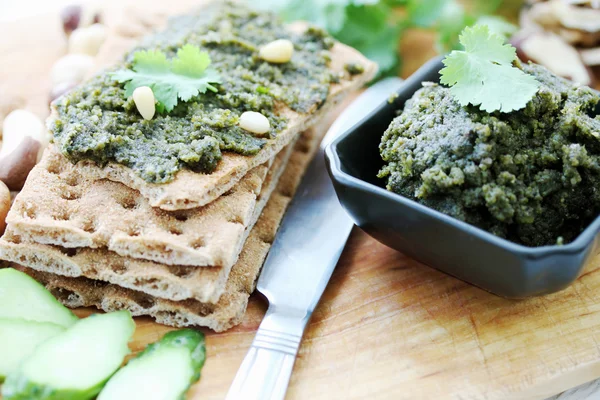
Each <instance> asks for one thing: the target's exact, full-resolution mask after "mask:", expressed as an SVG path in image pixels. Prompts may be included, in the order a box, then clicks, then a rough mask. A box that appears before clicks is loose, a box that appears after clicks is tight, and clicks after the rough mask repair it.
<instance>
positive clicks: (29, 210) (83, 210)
mask: <svg viewBox="0 0 600 400" xmlns="http://www.w3.org/2000/svg"><path fill="white" fill-rule="evenodd" d="M292 148H293V146H292V145H289V146H288V147H286V149H284V150H283V151H281V152H280V153H279V154H278V155H277V156H276V157H275V160H274V161H273V160H271V162H269V164H270V163H274V164H275V165H274V166H273V168H274V169H276V170H277V169H278V168H279V169H281V168H282V166H283V165H284V164H285V163H287V159H288V158H289V156H290V154H291V151H292ZM267 171H268V165H267V164H263V165H260V166H258V167H255V168H254V169H252V170H251V171H250V172H248V174H246V176H245V177H244V178H243V179H242V180H241V181H240V182H239V183H238V184H237V185H235V186H234V187H233V188H232V189H231V190H230V191H229V192H227V193H226V194H227V195H223V196H221V197H219V198H218V199H217V200H215V201H213V202H212V203H210V204H208V205H206V206H204V207H200V208H195V209H191V210H181V211H176V212H168V211H164V210H161V209H157V208H153V207H151V206H150V204H148V201H147V200H146V199H145V198H144V197H143V196H141V195H140V194H139V192H137V191H135V190H133V189H130V188H129V187H127V186H125V185H123V184H121V183H118V182H112V181H109V180H106V179H95V180H93V179H90V178H86V177H85V175H82V174H81V173H80V171H79V169H78V168H77V167H76V166H74V165H73V164H71V163H70V162H68V161H67V160H66V159H65V158H64V157H63V156H62V155H61V154H60V153H58V152H57V151H54V149H53V148H50V149H49V150H48V151H46V153H45V154H44V157H43V159H42V161H41V162H40V163H39V164H38V165H37V166H36V167H35V168H34V169H33V171H32V172H31V173H30V174H29V177H28V179H27V183H26V185H25V187H24V188H23V190H22V191H21V193H20V194H19V195H18V196H17V198H16V199H15V202H14V204H13V207H12V209H11V211H10V213H9V216H8V217H7V222H8V224H9V226H10V227H11V231H12V233H13V234H14V235H18V236H20V238H21V240H22V241H29V242H36V243H41V244H51V245H56V246H63V247H68V248H76V247H78V248H82V247H89V248H108V249H109V250H111V251H113V252H115V253H117V254H119V255H122V256H128V257H133V258H138V259H144V260H150V261H156V262H160V263H163V264H169V265H189V266H214V267H224V268H226V269H227V270H229V269H230V268H231V266H232V265H233V264H234V263H235V261H236V259H237V257H238V255H239V252H240V250H241V248H242V245H243V242H244V240H245V238H246V231H247V230H248V227H249V226H251V225H252V224H254V222H255V221H256V218H257V216H255V215H253V214H254V210H255V208H256V205H257V201H258V198H259V193H260V192H261V187H262V186H263V181H264V180H265V179H266V178H267V176H268V173H267ZM278 173H279V172H278ZM271 175H273V174H271ZM271 178H272V176H270V177H269V179H271ZM262 195H263V196H266V197H267V198H268V194H262Z"/></svg>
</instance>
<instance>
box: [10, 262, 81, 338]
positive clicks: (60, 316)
mask: <svg viewBox="0 0 600 400" xmlns="http://www.w3.org/2000/svg"><path fill="white" fill-rule="evenodd" d="M0 318H21V319H26V320H28V321H38V322H52V323H53V324H56V325H61V326H64V327H69V326H71V325H73V324H74V323H75V322H76V321H77V317H76V316H75V315H74V314H73V313H72V312H71V311H70V310H69V309H68V308H66V307H65V306H63V305H62V304H60V302H59V301H58V300H56V299H55V298H54V296H52V294H51V293H50V292H49V291H47V290H46V288H45V287H44V286H42V285H41V284H40V283H38V282H37V281H36V280H35V279H33V278H32V277H30V276H29V275H27V274H25V273H23V272H20V271H17V270H16V269H12V268H6V269H2V270H0Z"/></svg>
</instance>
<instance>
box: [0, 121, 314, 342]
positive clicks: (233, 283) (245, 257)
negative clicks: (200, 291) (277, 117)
mask: <svg viewBox="0 0 600 400" xmlns="http://www.w3.org/2000/svg"><path fill="white" fill-rule="evenodd" d="M323 134H324V128H323V129H321V128H319V132H318V135H316V137H314V139H313V140H311V141H310V143H308V142H298V143H297V144H296V148H298V149H299V151H295V152H294V153H293V154H292V157H291V158H290V161H289V163H288V166H287V168H286V169H285V171H284V173H283V176H282V177H281V179H280V181H279V183H278V185H277V189H276V190H275V192H274V193H273V194H272V195H271V198H270V199H269V201H268V203H267V206H266V207H265V209H264V210H263V213H262V214H261V216H260V218H259V219H258V221H257V223H256V225H255V226H254V228H253V229H252V231H251V232H250V235H249V236H248V240H247V241H246V244H245V245H244V248H243V249H242V252H241V254H240V258H239V260H238V262H237V263H236V264H235V266H234V267H233V269H232V270H231V273H230V275H229V279H228V280H227V284H226V288H225V292H224V293H223V295H222V296H221V297H220V299H219V301H218V303H217V304H216V305H213V304H208V303H202V302H199V301H196V300H184V301H172V300H165V299H160V298H157V297H153V296H150V295H148V294H146V293H143V292H140V291H136V290H131V289H125V288H123V287H121V286H118V285H115V284H110V283H107V282H104V281H99V280H93V279H88V278H84V277H78V278H71V277H65V276H61V275H56V274H52V273H48V272H41V271H37V270H35V269H31V268H27V267H17V268H20V269H21V270H22V271H25V272H27V273H28V274H30V275H31V276H33V277H34V278H35V279H37V280H38V281H40V282H42V283H43V284H44V285H46V287H47V288H48V289H49V290H50V291H51V292H52V293H53V294H54V295H55V296H56V297H57V298H58V299H59V300H60V301H62V302H63V303H64V304H65V305H67V306H68V307H72V308H76V307H84V306H86V307H87V306H95V307H97V308H99V309H102V310H104V311H115V310H121V309H128V310H130V311H131V312H132V314H133V315H136V316H137V315H149V316H152V317H153V318H155V319H156V321H157V322H159V323H162V324H165V325H170V326H175V327H183V326H206V327H209V328H211V329H213V330H215V331H217V332H222V331H224V330H226V329H229V328H231V327H233V326H235V325H237V324H239V323H240V322H241V321H242V318H243V316H244V313H245V311H246V307H247V305H248V298H249V297H250V293H252V291H253V290H254V287H255V283H256V279H257V277H258V275H259V273H260V269H261V267H262V264H263V262H264V260H265V258H266V256H267V253H268V252H269V249H270V247H271V243H272V242H273V240H274V239H275V234H276V233H277V228H278V227H279V224H280V222H281V219H282V218H283V215H284V213H285V209H286V207H287V206H288V204H289V202H290V200H291V198H292V196H293V195H294V192H295V191H296V189H297V187H298V184H299V183H300V180H301V178H302V175H303V173H304V171H305V170H306V167H307V166H308V163H309V161H310V160H311V158H312V156H313V155H314V153H315V151H316V149H317V146H316V143H318V141H319V139H320V138H321V137H322V135H323ZM3 258H4V257H3Z"/></svg>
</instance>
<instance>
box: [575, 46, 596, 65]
mask: <svg viewBox="0 0 600 400" xmlns="http://www.w3.org/2000/svg"><path fill="white" fill-rule="evenodd" d="M579 54H581V59H582V60H583V63H584V64H585V65H589V66H595V65H600V47H596V48H595V49H583V50H581V51H580V52H579Z"/></svg>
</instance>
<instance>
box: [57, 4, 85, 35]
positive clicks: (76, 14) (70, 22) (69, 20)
mask: <svg viewBox="0 0 600 400" xmlns="http://www.w3.org/2000/svg"><path fill="white" fill-rule="evenodd" d="M60 19H61V21H62V25H63V30H64V31H65V34H66V35H70V34H71V32H73V31H74V30H75V29H77V28H78V27H79V22H80V20H81V6H80V5H79V4H71V5H68V6H66V7H65V8H63V9H62V10H61V11H60Z"/></svg>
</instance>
